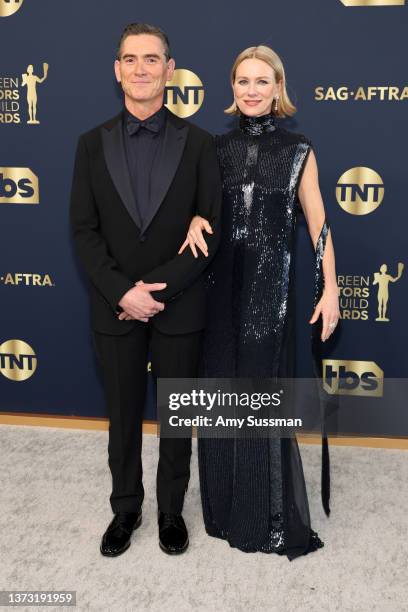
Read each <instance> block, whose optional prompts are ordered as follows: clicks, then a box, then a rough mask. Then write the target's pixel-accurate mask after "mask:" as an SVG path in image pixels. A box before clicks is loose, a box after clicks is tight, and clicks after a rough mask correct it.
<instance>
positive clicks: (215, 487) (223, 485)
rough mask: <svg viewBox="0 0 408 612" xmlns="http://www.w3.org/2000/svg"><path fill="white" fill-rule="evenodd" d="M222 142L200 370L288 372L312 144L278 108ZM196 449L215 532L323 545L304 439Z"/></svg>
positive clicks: (283, 547) (299, 550) (276, 546)
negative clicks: (315, 524) (301, 447)
mask: <svg viewBox="0 0 408 612" xmlns="http://www.w3.org/2000/svg"><path fill="white" fill-rule="evenodd" d="M216 145H217V155H218V159H219V163H220V168H221V173H222V181H223V205H222V219H221V226H222V230H221V231H222V238H221V243H220V246H219V249H218V251H217V254H216V256H215V258H214V260H213V262H212V263H211V265H210V267H209V271H208V277H207V296H208V322H207V329H206V331H205V334H204V343H203V359H202V364H201V376H203V377H219V378H221V377H256V378H274V377H278V376H279V377H283V378H290V377H291V376H293V375H294V302H293V297H294V289H293V281H294V277H293V272H294V270H293V247H294V232H295V227H296V216H297V212H298V208H299V199H298V195H297V192H298V186H299V182H300V178H301V175H302V171H303V168H304V165H305V161H306V159H307V156H308V153H309V151H310V150H311V147H312V144H311V141H310V140H309V139H307V138H306V137H305V136H303V135H302V134H296V133H293V132H290V131H288V130H285V129H283V128H281V127H279V126H278V125H277V122H276V120H275V118H274V116H273V115H272V114H271V115H265V116H262V117H246V116H243V115H242V116H241V119H240V125H239V128H238V129H236V130H233V131H231V132H229V133H227V134H225V135H223V136H219V137H217V139H216ZM204 216H205V215H204ZM198 455H199V470H200V486H201V497H202V503H203V515H204V522H205V526H206V530H207V532H208V533H209V534H210V535H213V536H216V537H219V538H223V539H226V540H227V541H228V542H229V544H230V545H231V546H233V547H236V548H239V549H241V550H243V551H245V552H255V551H262V552H266V553H271V552H275V553H277V554H287V556H288V558H290V559H293V558H295V557H296V556H299V555H301V554H307V553H308V552H311V551H313V550H316V549H317V548H320V547H321V546H323V542H321V540H320V539H319V537H318V535H317V534H316V533H315V532H314V531H313V530H312V529H311V528H310V517H309V510H308V502H307V493H306V489H305V484H304V477H303V469H302V464H301V459H300V455H299V451H298V446H297V442H296V439H294V440H289V441H288V440H286V441H285V442H284V443H283V442H282V440H279V439H277V438H271V439H256V440H255V439H239V438H234V439H228V440H227V439H225V440H220V439H208V438H207V439H199V444H198Z"/></svg>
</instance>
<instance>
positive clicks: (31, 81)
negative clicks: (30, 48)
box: [21, 62, 48, 125]
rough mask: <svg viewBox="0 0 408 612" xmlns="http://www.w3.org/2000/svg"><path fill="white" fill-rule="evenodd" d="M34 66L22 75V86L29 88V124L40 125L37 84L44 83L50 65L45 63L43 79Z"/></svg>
mask: <svg viewBox="0 0 408 612" xmlns="http://www.w3.org/2000/svg"><path fill="white" fill-rule="evenodd" d="M33 73H34V68H33V65H32V64H30V65H29V66H27V72H26V73H25V74H23V75H22V81H21V85H22V86H25V87H27V106H28V116H29V119H28V121H27V123H29V124H31V125H38V124H39V123H40V122H39V121H38V119H37V83H44V81H45V79H46V78H47V75H48V64H47V63H45V62H44V63H43V76H42V78H40V77H38V76H36V75H35V74H33Z"/></svg>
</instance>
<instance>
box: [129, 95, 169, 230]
mask: <svg viewBox="0 0 408 612" xmlns="http://www.w3.org/2000/svg"><path fill="white" fill-rule="evenodd" d="M123 119H124V120H123V133H124V142H125V151H126V157H127V161H128V167H129V173H130V179H131V182H132V186H133V191H134V195H135V200H136V205H137V209H138V213H139V216H140V220H141V223H142V224H143V220H144V219H145V216H146V214H147V211H148V210H149V205H150V187H151V183H152V180H154V177H153V165H154V160H155V158H156V156H157V155H158V153H159V151H160V146H161V144H162V142H163V136H164V128H165V123H166V112H165V108H164V106H162V107H161V108H160V109H159V110H158V111H157V112H156V113H155V114H154V115H151V116H150V117H148V118H147V119H145V120H142V119H139V118H138V117H136V116H135V115H132V113H130V112H129V111H128V110H127V108H126V107H125V108H124V113H123Z"/></svg>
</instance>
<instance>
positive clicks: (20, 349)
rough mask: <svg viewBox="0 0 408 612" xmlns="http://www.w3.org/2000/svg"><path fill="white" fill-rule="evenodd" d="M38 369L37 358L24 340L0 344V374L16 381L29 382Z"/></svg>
mask: <svg viewBox="0 0 408 612" xmlns="http://www.w3.org/2000/svg"><path fill="white" fill-rule="evenodd" d="M36 369H37V357H36V354H35V352H34V351H33V349H32V348H31V346H30V345H29V344H27V343H26V342H23V341H22V340H7V342H3V344H0V372H1V373H2V374H3V376H5V377H6V378H9V379H10V380H15V381H19V382H20V381H22V380H27V378H30V377H31V376H32V375H33V374H34V372H35V371H36Z"/></svg>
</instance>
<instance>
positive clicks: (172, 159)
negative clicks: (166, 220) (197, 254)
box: [142, 111, 188, 234]
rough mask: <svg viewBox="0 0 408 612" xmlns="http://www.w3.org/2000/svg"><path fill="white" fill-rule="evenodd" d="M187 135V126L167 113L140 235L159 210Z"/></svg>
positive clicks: (178, 161)
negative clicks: (147, 210) (147, 211)
mask: <svg viewBox="0 0 408 612" xmlns="http://www.w3.org/2000/svg"><path fill="white" fill-rule="evenodd" d="M187 133H188V125H187V124H185V123H183V122H181V121H180V120H179V119H178V118H177V117H176V116H174V115H172V113H171V112H170V111H168V114H167V121H166V128H165V133H164V139H163V143H162V146H161V147H160V152H159V156H158V160H157V162H156V163H155V166H154V180H153V181H152V185H151V196H150V207H149V214H148V215H146V218H145V220H144V223H143V227H142V234H143V233H144V232H145V231H146V229H147V228H148V227H149V225H150V223H151V222H152V220H153V218H154V216H155V214H156V213H157V211H158V210H159V208H160V206H161V204H162V202H163V200H164V198H165V196H166V193H167V191H168V189H169V187H170V184H171V181H172V180H173V178H174V175H175V174H176V170H177V168H178V165H179V163H180V160H181V156H182V154H183V151H184V146H185V144H186V140H187Z"/></svg>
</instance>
